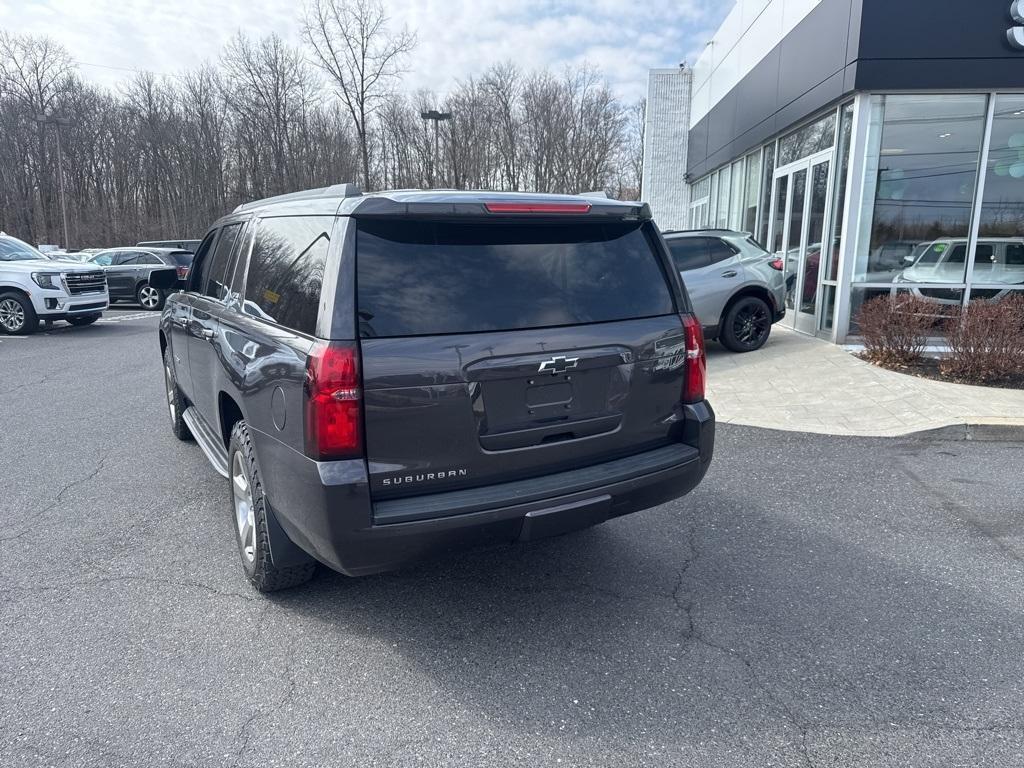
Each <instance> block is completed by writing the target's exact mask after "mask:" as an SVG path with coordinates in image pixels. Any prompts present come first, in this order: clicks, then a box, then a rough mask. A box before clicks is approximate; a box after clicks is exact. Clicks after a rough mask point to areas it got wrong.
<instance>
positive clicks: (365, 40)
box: [302, 0, 416, 189]
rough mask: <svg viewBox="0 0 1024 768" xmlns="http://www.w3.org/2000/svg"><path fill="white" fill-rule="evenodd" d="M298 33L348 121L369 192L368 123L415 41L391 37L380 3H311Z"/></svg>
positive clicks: (356, 0)
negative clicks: (338, 100) (332, 89)
mask: <svg viewBox="0 0 1024 768" xmlns="http://www.w3.org/2000/svg"><path fill="white" fill-rule="evenodd" d="M302 33H303V37H304V38H305V40H306V42H307V43H308V45H309V47H310V48H311V49H312V51H313V55H314V60H315V61H316V63H317V64H318V66H320V68H321V69H323V71H324V72H326V73H327V75H328V76H329V77H330V78H331V80H332V81H333V83H334V85H335V87H336V89H337V91H338V96H339V97H340V98H341V100H342V102H343V103H344V104H345V107H346V108H347V109H348V112H349V115H350V116H351V118H352V123H353V126H354V127H355V131H356V136H357V137H358V139H359V150H360V157H361V159H362V166H363V167H362V170H363V184H364V186H365V188H367V189H370V188H372V185H371V178H370V121H371V120H372V118H373V116H374V113H375V112H376V110H377V108H378V107H379V106H380V104H381V103H382V102H383V100H384V99H385V97H386V95H387V93H388V90H389V89H388V86H389V85H391V84H392V83H393V82H394V80H395V79H397V78H398V77H399V76H400V75H401V73H402V64H403V59H404V57H405V56H406V55H407V54H408V53H410V52H411V51H412V50H413V48H414V47H415V46H416V36H415V35H414V34H412V33H411V32H409V31H408V30H406V29H402V30H401V31H400V32H398V33H395V34H392V33H391V32H389V30H388V16H387V14H386V13H385V12H384V6H383V4H382V3H381V2H380V0H310V2H309V4H308V5H307V6H306V12H305V18H304V20H303V27H302Z"/></svg>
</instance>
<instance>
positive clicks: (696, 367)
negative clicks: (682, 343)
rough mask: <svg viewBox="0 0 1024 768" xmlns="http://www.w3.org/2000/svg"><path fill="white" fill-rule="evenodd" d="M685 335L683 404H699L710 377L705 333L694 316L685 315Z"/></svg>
mask: <svg viewBox="0 0 1024 768" xmlns="http://www.w3.org/2000/svg"><path fill="white" fill-rule="evenodd" d="M683 333H684V334H685V336H686V377H685V379H684V384H683V402H684V403H699V402H700V401H701V400H703V399H704V388H705V384H706V382H707V376H708V363H707V358H706V357H705V356H704V331H703V329H701V327H700V321H699V320H697V318H696V317H694V316H693V315H683Z"/></svg>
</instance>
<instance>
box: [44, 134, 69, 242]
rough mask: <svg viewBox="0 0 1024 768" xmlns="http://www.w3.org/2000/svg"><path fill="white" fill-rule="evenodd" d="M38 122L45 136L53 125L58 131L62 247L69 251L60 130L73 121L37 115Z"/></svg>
mask: <svg viewBox="0 0 1024 768" xmlns="http://www.w3.org/2000/svg"><path fill="white" fill-rule="evenodd" d="M36 122H37V123H39V124H40V125H42V126H43V133H44V135H45V132H46V126H47V125H48V124H51V123H52V124H53V126H54V127H55V129H56V131H57V188H58V190H59V194H60V215H61V220H62V221H63V224H64V242H63V244H62V245H63V247H64V248H65V249H67V248H69V247H71V241H70V240H69V239H68V206H67V201H66V199H65V197H64V153H63V151H62V149H61V145H60V129H61V128H62V127H63V128H66V127H67V126H69V125H71V120H69V119H68V118H66V117H57V116H56V115H44V114H38V115H36Z"/></svg>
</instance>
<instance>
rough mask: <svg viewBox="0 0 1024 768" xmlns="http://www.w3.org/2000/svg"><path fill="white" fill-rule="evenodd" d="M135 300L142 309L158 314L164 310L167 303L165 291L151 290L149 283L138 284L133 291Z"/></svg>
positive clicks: (160, 289)
mask: <svg viewBox="0 0 1024 768" xmlns="http://www.w3.org/2000/svg"><path fill="white" fill-rule="evenodd" d="M135 299H136V300H137V301H138V302H139V304H141V305H142V308H143V309H148V310H152V311H154V312H158V311H160V310H161V309H163V308H164V302H166V301H167V291H165V290H163V289H162V288H152V287H150V285H149V283H146V282H143V283H139V287H138V288H136V289H135Z"/></svg>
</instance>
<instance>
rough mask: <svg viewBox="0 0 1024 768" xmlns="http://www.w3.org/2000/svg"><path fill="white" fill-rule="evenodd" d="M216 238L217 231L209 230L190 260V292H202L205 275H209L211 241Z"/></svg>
mask: <svg viewBox="0 0 1024 768" xmlns="http://www.w3.org/2000/svg"><path fill="white" fill-rule="evenodd" d="M216 236H217V230H216V229H214V230H211V231H210V232H209V234H207V235H206V237H204V238H203V242H202V243H201V244H200V245H199V248H198V250H196V257H195V259H193V260H192V271H191V272H190V273H189V279H188V287H189V290H190V291H199V292H201V291H202V290H203V286H204V285H206V275H207V274H209V267H208V266H207V265H208V264H209V263H210V257H212V256H213V254H212V253H211V252H210V246H212V245H213V240H214V238H215V237H216Z"/></svg>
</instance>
